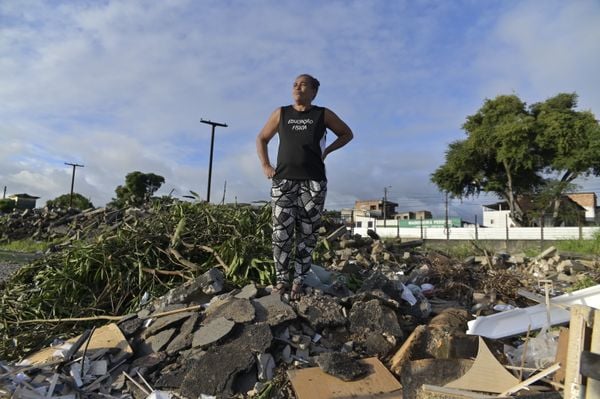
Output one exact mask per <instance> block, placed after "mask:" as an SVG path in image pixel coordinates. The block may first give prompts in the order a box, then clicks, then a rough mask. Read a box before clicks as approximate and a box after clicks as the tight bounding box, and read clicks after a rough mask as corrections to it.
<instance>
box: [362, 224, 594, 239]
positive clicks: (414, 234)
mask: <svg viewBox="0 0 600 399" xmlns="http://www.w3.org/2000/svg"><path fill="white" fill-rule="evenodd" d="M392 223H394V221H389V222H388V227H382V225H381V224H382V222H381V221H378V224H377V226H376V227H375V228H373V229H372V230H374V231H375V232H376V233H377V234H378V235H379V236H380V237H382V238H392V237H400V238H423V239H430V240H444V239H446V229H444V228H433V227H430V228H427V227H424V228H423V236H422V237H421V229H420V228H410V227H401V228H398V227H397V226H396V225H395V224H394V225H392ZM597 231H600V227H582V228H581V237H582V238H583V239H591V238H593V235H594V233H595V232H597ZM354 234H360V235H362V236H366V235H367V228H366V227H363V228H356V227H355V228H354ZM541 234H542V229H540V228H539V227H511V228H509V229H508V239H509V240H540V239H541V238H542V237H541ZM543 234H544V240H573V239H574V240H576V239H579V235H580V228H579V227H544V229H543ZM506 235H507V229H506V227H503V228H489V227H487V228H482V227H479V228H477V229H476V228H475V227H474V226H472V227H452V228H450V237H449V238H450V239H451V240H475V239H479V240H506V239H507V237H506Z"/></svg>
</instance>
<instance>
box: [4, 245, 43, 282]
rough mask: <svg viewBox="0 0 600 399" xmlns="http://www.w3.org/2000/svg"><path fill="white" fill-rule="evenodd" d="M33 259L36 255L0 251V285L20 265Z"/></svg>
mask: <svg viewBox="0 0 600 399" xmlns="http://www.w3.org/2000/svg"><path fill="white" fill-rule="evenodd" d="M35 257H36V254H31V253H23V252H12V251H4V250H0V283H2V282H4V281H6V280H8V278H9V277H10V276H11V275H12V274H13V273H14V272H15V271H17V270H19V268H20V267H21V266H22V265H24V264H25V263H27V262H29V261H31V260H33V259H35Z"/></svg>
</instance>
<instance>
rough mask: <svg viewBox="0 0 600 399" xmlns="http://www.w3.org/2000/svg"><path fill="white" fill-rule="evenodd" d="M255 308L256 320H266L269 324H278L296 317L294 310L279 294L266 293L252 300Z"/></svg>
mask: <svg viewBox="0 0 600 399" xmlns="http://www.w3.org/2000/svg"><path fill="white" fill-rule="evenodd" d="M252 304H253V305H254V308H255V309H256V321H257V322H267V323H268V324H269V325H270V326H272V327H274V326H278V325H280V324H282V323H285V322H286V321H291V320H294V319H296V317H297V316H296V312H294V309H292V307H291V306H290V305H288V304H286V303H284V302H283V301H282V300H281V298H280V297H279V295H267V296H264V297H262V298H259V299H255V300H253V301H252Z"/></svg>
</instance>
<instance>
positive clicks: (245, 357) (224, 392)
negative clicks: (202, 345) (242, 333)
mask: <svg viewBox="0 0 600 399" xmlns="http://www.w3.org/2000/svg"><path fill="white" fill-rule="evenodd" d="M254 364H255V358H254V354H253V353H252V352H251V351H248V350H244V348H243V346H241V345H240V344H238V343H230V344H226V345H222V346H217V347H214V348H212V349H210V350H209V351H208V352H206V353H205V354H204V355H203V356H202V358H201V359H199V360H194V361H191V362H190V363H189V364H188V365H187V366H186V372H185V376H184V378H183V381H182V383H181V393H182V394H183V396H185V397H188V398H198V397H200V396H201V395H203V394H204V395H219V397H222V398H223V397H224V398H227V397H230V396H232V395H233V394H234V391H233V383H234V380H235V377H236V376H237V375H238V374H239V373H242V372H244V371H247V370H249V369H250V368H251V367H252V366H254Z"/></svg>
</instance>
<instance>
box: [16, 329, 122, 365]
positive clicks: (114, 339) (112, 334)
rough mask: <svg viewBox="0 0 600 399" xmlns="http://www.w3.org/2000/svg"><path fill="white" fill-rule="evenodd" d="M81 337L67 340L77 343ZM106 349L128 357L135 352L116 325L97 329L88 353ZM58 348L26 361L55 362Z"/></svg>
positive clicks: (45, 350) (36, 362)
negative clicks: (119, 352)
mask: <svg viewBox="0 0 600 399" xmlns="http://www.w3.org/2000/svg"><path fill="white" fill-rule="evenodd" d="M80 337H81V336H77V337H74V338H71V339H69V340H67V342H69V343H75V342H77V340H78V339H79V338H80ZM104 348H109V349H112V348H118V349H120V350H121V351H123V352H124V353H126V354H128V355H132V354H133V350H132V349H131V347H130V346H129V343H128V342H127V339H126V338H125V336H124V335H123V333H122V332H121V330H120V329H119V327H118V326H117V325H116V324H115V323H111V324H107V325H105V326H103V327H100V328H98V329H96V331H95V332H94V335H93V336H92V339H91V340H90V343H89V345H88V348H87V351H88V352H93V351H95V350H101V349H104ZM55 352H56V348H44V349H42V350H41V351H39V352H36V353H34V354H33V355H31V356H29V357H27V358H26V359H25V360H26V361H27V362H29V363H28V364H41V363H46V362H49V361H51V360H53V356H54V353H55Z"/></svg>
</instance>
